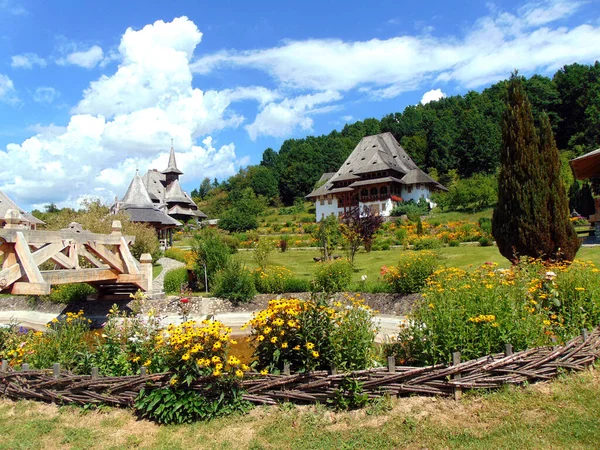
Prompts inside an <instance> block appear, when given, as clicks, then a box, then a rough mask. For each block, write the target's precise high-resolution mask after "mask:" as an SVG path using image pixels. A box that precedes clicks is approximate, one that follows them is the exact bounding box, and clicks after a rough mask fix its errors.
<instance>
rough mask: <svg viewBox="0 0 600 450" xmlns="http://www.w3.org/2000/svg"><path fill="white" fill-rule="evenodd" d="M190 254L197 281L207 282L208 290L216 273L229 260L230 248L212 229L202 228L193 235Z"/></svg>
mask: <svg viewBox="0 0 600 450" xmlns="http://www.w3.org/2000/svg"><path fill="white" fill-rule="evenodd" d="M192 252H193V254H194V257H195V262H196V268H195V271H196V274H197V276H198V279H199V280H203V281H204V280H205V277H206V280H207V282H208V283H207V284H208V286H205V287H206V289H207V290H208V289H210V287H211V286H212V284H213V282H214V280H215V277H216V274H217V272H219V271H220V270H222V269H224V268H225V267H226V266H227V263H228V262H229V260H230V259H231V253H232V250H231V248H230V247H229V246H228V245H227V243H226V242H225V240H224V239H223V238H222V237H221V236H220V235H219V233H218V232H217V231H216V230H214V229H213V228H204V229H203V230H202V231H201V232H199V233H196V234H195V235H194V239H193V241H192Z"/></svg>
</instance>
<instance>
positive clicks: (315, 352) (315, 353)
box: [312, 350, 319, 358]
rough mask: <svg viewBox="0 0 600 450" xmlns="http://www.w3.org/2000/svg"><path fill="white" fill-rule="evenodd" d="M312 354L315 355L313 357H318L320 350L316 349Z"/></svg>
mask: <svg viewBox="0 0 600 450" xmlns="http://www.w3.org/2000/svg"><path fill="white" fill-rule="evenodd" d="M312 355H313V357H314V358H318V357H319V352H318V351H316V350H314V351H313V352H312Z"/></svg>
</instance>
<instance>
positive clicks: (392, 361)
mask: <svg viewBox="0 0 600 450" xmlns="http://www.w3.org/2000/svg"><path fill="white" fill-rule="evenodd" d="M395 371H396V357H395V356H388V372H389V373H394V372H395Z"/></svg>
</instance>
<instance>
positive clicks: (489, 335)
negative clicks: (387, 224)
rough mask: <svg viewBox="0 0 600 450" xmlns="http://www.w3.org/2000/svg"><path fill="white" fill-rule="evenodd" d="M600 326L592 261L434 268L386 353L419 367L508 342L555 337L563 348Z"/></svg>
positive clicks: (599, 294)
mask: <svg viewBox="0 0 600 450" xmlns="http://www.w3.org/2000/svg"><path fill="white" fill-rule="evenodd" d="M549 269H551V270H549ZM599 323H600V271H599V270H598V269H596V268H595V267H594V266H593V264H591V263H586V262H577V261H576V262H574V263H573V264H572V265H571V266H566V265H560V266H552V267H550V268H549V267H548V266H544V265H543V264H542V263H541V262H539V261H527V260H525V261H522V262H521V263H520V264H519V265H517V266H514V267H512V268H511V269H497V266H496V264H495V263H489V264H486V265H485V266H483V267H481V268H479V269H477V270H475V271H474V272H467V271H464V270H461V269H456V268H448V269H439V270H437V271H436V272H435V273H434V274H433V276H431V278H429V280H428V282H427V289H426V290H425V292H424V293H423V300H422V301H421V302H420V303H418V304H417V305H416V307H415V309H414V311H413V313H412V314H411V316H410V320H409V322H408V323H407V324H405V326H404V327H403V328H402V330H401V331H400V334H399V336H398V341H397V343H395V344H394V345H392V346H391V348H390V349H389V352H391V353H396V354H397V355H398V356H399V357H400V359H401V360H404V361H410V362H413V363H420V364H429V363H437V362H440V361H441V362H448V361H450V360H451V355H452V352H454V351H460V352H461V353H462V356H463V358H464V359H472V358H477V357H480V356H483V355H486V354H490V353H495V352H501V351H503V350H504V345H505V344H507V343H510V344H512V345H513V347H514V348H515V350H523V349H526V348H530V347H535V346H538V345H544V344H549V343H550V340H551V338H552V337H556V338H557V339H558V340H559V342H564V341H566V340H568V339H570V338H572V337H573V336H575V335H577V334H579V333H580V332H581V328H583V327H588V328H592V327H595V326H598V324H599Z"/></svg>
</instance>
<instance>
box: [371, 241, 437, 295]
mask: <svg viewBox="0 0 600 450" xmlns="http://www.w3.org/2000/svg"><path fill="white" fill-rule="evenodd" d="M438 264H439V256H438V255H437V253H434V252H430V251H422V252H418V253H417V252H406V253H404V254H403V255H402V256H401V258H400V261H399V262H398V266H397V267H385V266H384V267H382V268H381V273H382V275H383V279H384V280H385V281H386V282H387V283H388V284H389V285H390V288H391V290H392V291H393V292H396V293H399V294H413V293H415V292H419V291H420V290H421V289H422V288H423V286H425V282H426V281H427V278H428V277H429V276H430V275H432V274H433V272H434V271H435V268H436V267H437V266H438Z"/></svg>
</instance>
